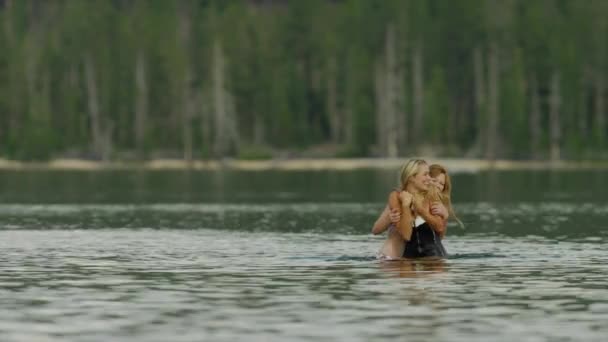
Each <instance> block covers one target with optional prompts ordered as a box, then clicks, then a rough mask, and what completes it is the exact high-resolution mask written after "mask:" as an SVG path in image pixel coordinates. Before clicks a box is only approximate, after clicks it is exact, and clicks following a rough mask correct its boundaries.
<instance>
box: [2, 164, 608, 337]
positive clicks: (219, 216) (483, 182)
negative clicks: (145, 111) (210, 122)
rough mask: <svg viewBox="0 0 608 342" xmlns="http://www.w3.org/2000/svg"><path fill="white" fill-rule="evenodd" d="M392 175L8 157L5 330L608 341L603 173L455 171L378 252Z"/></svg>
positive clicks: (607, 213)
mask: <svg viewBox="0 0 608 342" xmlns="http://www.w3.org/2000/svg"><path fill="white" fill-rule="evenodd" d="M395 179H396V176H395V173H394V172H385V171H356V172H223V173H220V172H92V173H86V172H0V308H1V310H0V341H110V340H111V341H203V340H205V341H242V340H247V341H311V340H314V341H336V340H348V341H369V340H378V339H383V340H408V341H488V340H492V341H513V340H519V341H605V340H606V339H607V338H608V325H606V322H608V257H607V253H606V250H607V247H608V223H607V222H608V221H607V218H608V201H607V199H608V195H606V192H605V190H604V189H605V188H606V186H607V185H608V184H607V183H608V181H607V179H606V173H605V171H586V172H542V171H536V172H529V171H528V172H502V173H480V174H457V175H455V176H454V184H455V190H454V194H453V196H454V199H455V207H456V209H457V212H458V214H459V215H460V217H461V218H462V220H463V221H464V222H465V223H466V226H467V227H466V229H465V230H462V229H460V228H458V227H457V226H455V225H451V226H450V228H449V230H448V236H447V238H446V239H445V241H444V244H445V246H446V248H447V249H448V252H450V254H451V257H450V258H448V259H447V260H443V261H416V262H411V261H410V262H380V261H377V260H376V259H375V258H374V255H375V252H376V251H377V250H378V248H379V246H380V244H381V242H382V239H383V238H384V237H382V236H378V237H376V236H371V235H370V234H369V230H370V228H371V224H372V223H373V221H374V220H375V218H376V216H377V214H378V213H379V211H380V209H381V208H382V207H383V202H384V200H385V197H386V195H387V192H388V191H389V190H390V189H391V187H392V186H393V185H394V180H395Z"/></svg>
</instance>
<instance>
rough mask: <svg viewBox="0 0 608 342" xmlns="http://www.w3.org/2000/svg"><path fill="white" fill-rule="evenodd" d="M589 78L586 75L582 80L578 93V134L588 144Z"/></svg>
mask: <svg viewBox="0 0 608 342" xmlns="http://www.w3.org/2000/svg"><path fill="white" fill-rule="evenodd" d="M586 81H587V77H586V74H585V75H584V76H583V77H582V78H581V82H580V85H579V87H580V88H579V93H578V97H579V98H578V109H577V112H578V115H577V119H578V122H577V123H578V134H579V135H580V138H581V141H583V142H584V143H585V145H586V143H587V142H588V141H589V127H588V122H587V87H586V85H587V82H586Z"/></svg>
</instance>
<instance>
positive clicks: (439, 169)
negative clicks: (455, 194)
mask: <svg viewBox="0 0 608 342" xmlns="http://www.w3.org/2000/svg"><path fill="white" fill-rule="evenodd" d="M429 174H430V175H431V177H432V178H436V177H437V176H439V175H441V174H443V175H445V185H444V187H443V191H441V194H440V196H439V197H440V198H441V202H442V203H443V205H445V207H446V208H447V209H448V213H449V214H450V217H452V218H454V220H456V222H458V224H459V225H460V227H461V228H464V224H463V223H462V221H460V220H459V219H458V217H457V216H456V213H455V212H454V208H453V207H452V199H451V194H452V180H451V178H450V175H449V174H448V170H447V169H446V168H445V167H443V166H441V165H439V164H433V165H431V166H429Z"/></svg>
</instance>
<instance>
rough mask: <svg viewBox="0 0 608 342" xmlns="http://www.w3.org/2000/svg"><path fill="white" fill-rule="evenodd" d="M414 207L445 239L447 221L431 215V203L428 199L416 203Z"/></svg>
mask: <svg viewBox="0 0 608 342" xmlns="http://www.w3.org/2000/svg"><path fill="white" fill-rule="evenodd" d="M414 205H415V207H416V211H417V212H418V214H419V215H420V216H422V218H423V219H424V220H425V221H426V222H427V223H428V224H429V226H431V228H432V229H433V230H434V231H435V232H436V233H437V234H439V236H440V237H441V238H443V237H444V236H445V232H446V228H447V220H445V219H443V217H441V216H437V215H433V214H431V203H430V202H429V201H428V200H427V199H426V198H425V199H423V200H420V201H416V203H415V204H414Z"/></svg>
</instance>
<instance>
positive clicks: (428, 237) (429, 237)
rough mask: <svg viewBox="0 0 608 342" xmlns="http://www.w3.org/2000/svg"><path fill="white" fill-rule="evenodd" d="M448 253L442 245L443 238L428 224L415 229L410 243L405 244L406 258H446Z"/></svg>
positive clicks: (404, 252) (404, 253)
mask: <svg viewBox="0 0 608 342" xmlns="http://www.w3.org/2000/svg"><path fill="white" fill-rule="evenodd" d="M447 255H448V253H447V252H446V251H445V248H443V245H442V244H441V237H439V235H437V233H435V231H434V230H433V228H431V226H429V224H428V223H426V222H425V223H423V224H421V225H419V226H418V227H414V230H413V232H412V237H411V238H410V241H408V242H407V243H406V244H405V250H404V251H403V257H404V258H421V257H432V256H434V257H446V256H447Z"/></svg>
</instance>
